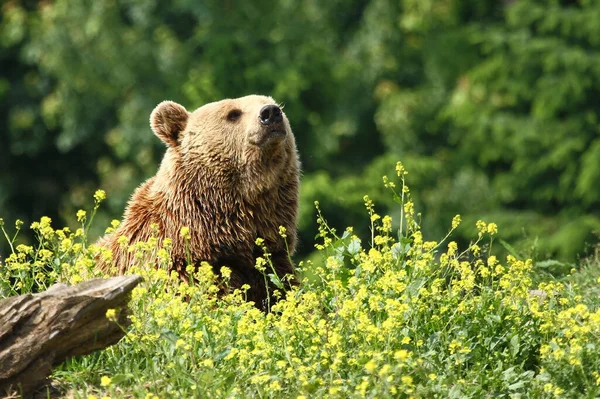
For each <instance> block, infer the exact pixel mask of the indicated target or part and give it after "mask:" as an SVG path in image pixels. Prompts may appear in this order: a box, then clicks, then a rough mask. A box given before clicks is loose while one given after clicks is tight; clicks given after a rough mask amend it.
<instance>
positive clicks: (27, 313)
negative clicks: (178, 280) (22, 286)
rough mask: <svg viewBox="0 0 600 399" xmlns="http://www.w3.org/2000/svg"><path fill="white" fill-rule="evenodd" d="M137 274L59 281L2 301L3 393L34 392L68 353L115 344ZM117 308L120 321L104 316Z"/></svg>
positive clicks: (0, 363)
mask: <svg viewBox="0 0 600 399" xmlns="http://www.w3.org/2000/svg"><path fill="white" fill-rule="evenodd" d="M141 280H142V278H141V277H139V276H135V275H132V276H120V277H113V278H109V279H94V280H89V281H85V282H83V283H80V284H78V285H75V286H72V287H69V286H67V285H65V284H56V285H53V286H52V287H50V288H49V289H48V290H47V291H45V292H42V293H39V294H25V295H20V296H16V297H10V298H6V299H3V300H0V397H2V396H3V395H10V394H14V393H17V394H20V395H22V396H24V397H26V396H30V395H31V394H32V393H33V392H35V390H37V389H39V388H40V387H42V386H43V385H45V384H46V383H47V382H48V381H47V377H48V376H49V375H50V373H51V372H52V368H53V367H54V366H57V365H58V364H60V363H62V362H63V361H64V360H66V359H67V358H69V357H72V356H77V355H83V354H87V353H91V352H93V351H95V350H98V349H102V348H105V347H107V346H110V345H113V344H115V343H117V342H118V341H119V340H120V339H121V338H122V337H123V336H124V335H125V331H124V329H123V328H124V327H126V326H127V325H129V319H128V318H127V302H128V301H129V297H130V295H129V294H130V293H131V290H133V288H134V287H135V286H136V285H138V283H139V282H140V281H141ZM108 309H115V310H116V318H117V323H115V322H114V321H110V320H108V319H107V318H106V311H107V310H108Z"/></svg>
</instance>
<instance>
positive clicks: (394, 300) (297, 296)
mask: <svg viewBox="0 0 600 399" xmlns="http://www.w3.org/2000/svg"><path fill="white" fill-rule="evenodd" d="M396 172H397V174H398V175H399V176H400V182H398V183H395V182H394V180H395V179H386V180H385V186H386V188H388V189H390V190H392V197H393V198H394V200H395V201H397V202H398V204H399V205H400V207H401V209H402V212H401V213H400V215H399V218H400V219H401V220H402V222H400V223H399V224H400V225H401V226H403V227H402V228H401V229H400V230H399V231H397V230H396V229H394V228H393V227H392V226H393V219H392V217H390V216H383V217H382V216H380V215H379V214H378V213H377V212H376V211H375V204H374V202H373V201H372V200H371V199H370V198H369V197H368V196H365V197H364V198H363V201H364V204H363V206H366V208H367V213H368V225H369V228H370V229H371V232H372V233H371V234H370V235H368V236H364V237H359V236H357V235H356V234H355V233H354V231H353V229H352V228H347V229H346V230H344V232H343V234H341V235H339V234H338V233H337V232H336V231H335V229H334V228H332V227H331V226H330V225H329V224H328V223H327V222H326V220H325V215H323V213H321V211H320V210H319V208H318V207H317V209H318V210H319V213H318V215H319V216H318V220H317V223H318V226H319V227H318V240H317V244H316V247H317V249H318V255H317V256H316V257H315V260H314V262H309V263H304V264H302V265H300V269H299V271H300V272H301V273H303V274H304V276H305V277H304V278H303V281H302V283H301V285H300V287H297V288H294V289H292V290H291V291H289V292H287V293H286V295H285V298H283V299H282V300H281V301H279V302H278V303H277V304H274V305H273V306H272V308H271V312H269V313H263V312H262V311H259V310H258V309H256V308H255V307H254V306H253V305H252V304H250V303H247V302H245V301H244V290H245V288H242V290H235V291H234V292H229V293H227V294H225V295H219V294H218V293H219V292H222V291H221V290H222V289H223V288H226V287H227V284H228V279H229V277H230V276H231V270H229V269H228V268H226V267H222V268H221V269H220V270H216V269H215V268H213V267H211V266H210V265H208V264H206V263H203V264H201V265H189V266H188V268H187V269H186V271H187V272H188V274H189V275H190V276H191V277H193V278H190V280H189V281H188V282H182V281H180V277H179V274H178V273H177V272H173V273H169V272H168V269H169V263H170V254H169V251H170V248H171V243H169V240H163V241H162V242H160V241H159V240H158V239H157V238H156V237H151V238H150V239H149V240H148V241H147V242H138V243H135V244H132V245H131V247H130V250H131V251H132V253H133V254H134V259H135V264H134V265H132V269H131V272H133V273H138V274H140V275H141V276H142V277H143V278H144V280H143V282H142V283H141V285H140V286H138V287H136V288H135V289H134V291H133V293H132V298H131V301H130V305H129V307H130V310H131V316H130V320H131V326H129V327H128V328H127V334H126V336H125V338H124V339H123V340H121V341H120V342H119V343H118V344H117V345H114V346H112V347H110V348H108V349H106V350H104V351H101V352H98V353H95V354H92V355H89V356H85V357H77V358H74V359H71V360H70V361H68V362H67V363H65V364H64V365H62V366H61V367H60V368H59V369H57V370H55V372H54V374H53V381H54V384H55V386H57V387H60V388H62V389H65V390H69V393H70V394H71V395H74V396H76V397H80V396H81V397H88V398H89V397H90V396H92V395H94V396H95V397H101V396H110V397H115V398H120V397H139V398H155V397H172V396H176V397H206V396H210V397H216V398H232V397H306V398H308V397H330V398H347V397H356V398H362V397H371V398H372V397H399V398H408V397H444V398H446V397H447V398H463V397H473V398H478V397H484V396H493V397H507V398H508V397H532V398H557V397H560V398H579V397H596V396H598V394H600V374H598V369H599V367H600V352H599V351H598V350H597V347H598V345H600V341H599V339H598V337H599V336H600V335H599V334H600V309H599V308H598V305H600V303H599V302H598V299H597V298H591V296H592V295H591V294H596V293H597V292H598V281H599V280H598V276H599V275H600V267H599V264H598V260H597V259H590V260H589V262H587V263H586V264H585V265H584V267H583V268H582V271H581V272H580V273H579V274H577V273H576V274H573V275H570V276H569V277H568V278H566V279H564V281H563V282H556V281H542V282H540V283H539V284H537V285H534V283H533V275H534V274H537V273H536V271H535V267H534V265H533V262H532V261H531V260H526V261H522V260H518V259H517V258H515V257H514V256H508V257H507V258H506V261H505V262H501V261H499V260H498V259H497V258H496V257H495V256H493V255H491V254H490V252H489V250H490V249H491V247H492V244H493V243H494V241H495V237H496V236H497V233H498V231H497V226H496V225H495V223H484V222H482V221H478V222H477V223H476V231H477V233H476V234H475V235H474V236H473V237H474V238H473V240H472V242H471V244H470V245H468V246H466V247H463V248H461V247H459V246H458V245H457V243H456V242H455V241H448V240H450V239H451V237H452V234H453V233H454V232H455V229H457V228H458V227H459V225H460V223H461V218H460V217H459V216H455V217H454V218H453V219H452V222H451V228H450V229H449V232H448V233H447V235H446V236H445V237H443V238H442V239H441V240H440V241H437V242H436V241H427V240H426V239H425V238H424V236H423V233H422V231H421V229H420V226H419V224H418V223H417V220H416V216H417V215H416V214H415V211H414V204H413V202H412V201H411V199H410V195H409V193H410V191H409V190H408V188H407V187H406V185H405V181H404V179H405V176H406V173H405V171H404V169H403V167H402V165H401V164H399V165H398V166H397V168H396ZM102 194H103V193H101V192H100V193H98V194H97V196H96V206H95V208H97V206H98V202H99V201H101V200H102V199H103V195H102ZM92 215H93V212H92ZM85 216H86V215H84V214H83V213H81V212H80V213H79V215H78V218H79V219H80V221H81V222H82V226H83V227H82V228H81V229H80V230H78V231H76V232H75V233H71V232H70V231H68V230H65V229H61V230H55V229H53V228H52V227H51V225H50V221H49V219H48V218H47V217H43V218H42V219H41V221H40V222H39V223H36V224H34V225H33V226H32V228H33V229H34V230H35V231H36V234H37V237H38V239H39V241H38V243H37V244H36V246H35V248H30V249H28V248H25V247H24V246H20V247H17V248H15V249H14V251H13V253H12V255H11V256H9V258H8V259H7V260H6V261H5V263H4V264H2V265H0V266H1V267H0V296H2V297H4V296H5V295H6V293H7V292H8V293H10V294H12V293H14V292H18V293H25V292H30V291H32V289H33V288H34V287H36V286H39V287H40V288H44V287H45V284H46V283H47V282H48V281H50V280H52V281H61V282H68V283H76V282H78V281H81V280H82V279H87V278H90V277H94V276H101V275H102V272H101V271H99V270H98V269H97V268H95V266H94V261H93V260H94V259H96V258H97V257H98V256H103V257H105V259H106V258H107V257H110V253H109V252H110V251H109V250H107V249H102V248H98V247H95V246H93V245H87V239H86V233H85V232H86V231H87V230H88V227H89V226H88V223H89V221H86V220H85ZM109 229H110V228H109ZM188 233H189V232H188ZM282 233H283V232H282ZM182 234H183V235H185V233H184V231H183V230H182ZM9 240H12V238H9ZM486 248H487V249H486ZM268 264H269V257H268V254H266V255H265V257H264V258H259V259H257V265H256V266H257V268H258V269H259V270H266V271H267V272H268ZM309 273H310V274H312V276H313V278H309V277H308V275H309ZM265 278H266V276H265ZM579 282H581V283H582V285H581V286H580V285H579ZM592 282H593V283H592ZM534 288H535V289H534ZM279 294H281V293H279ZM115 315H116V310H115V309H110V310H108V311H107V313H106V317H107V318H108V319H109V320H110V321H111V322H117V320H116V318H115Z"/></svg>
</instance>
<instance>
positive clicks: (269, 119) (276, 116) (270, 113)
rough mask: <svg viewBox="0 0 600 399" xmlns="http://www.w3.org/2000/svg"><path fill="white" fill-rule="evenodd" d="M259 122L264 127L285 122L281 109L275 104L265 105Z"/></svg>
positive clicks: (259, 115)
mask: <svg viewBox="0 0 600 399" xmlns="http://www.w3.org/2000/svg"><path fill="white" fill-rule="evenodd" d="M258 120H260V123H262V124H263V125H271V124H273V123H278V122H281V121H282V120H283V117H282V115H281V108H279V107H278V106H277V105H273V104H269V105H265V106H264V107H262V109H261V110H260V112H259V114H258Z"/></svg>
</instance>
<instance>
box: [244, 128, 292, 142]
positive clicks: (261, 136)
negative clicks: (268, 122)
mask: <svg viewBox="0 0 600 399" xmlns="http://www.w3.org/2000/svg"><path fill="white" fill-rule="evenodd" d="M286 136H287V131H286V130H285V128H283V127H274V128H270V129H261V131H258V132H256V134H254V135H252V136H250V143H252V144H254V145H257V146H264V145H267V144H275V143H279V142H281V141H283V140H284V139H285V137H286Z"/></svg>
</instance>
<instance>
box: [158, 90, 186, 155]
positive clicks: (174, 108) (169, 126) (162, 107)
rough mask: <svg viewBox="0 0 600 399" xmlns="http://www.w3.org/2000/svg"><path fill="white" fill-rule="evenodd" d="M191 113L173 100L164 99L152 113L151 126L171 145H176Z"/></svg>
mask: <svg viewBox="0 0 600 399" xmlns="http://www.w3.org/2000/svg"><path fill="white" fill-rule="evenodd" d="M189 116H190V114H189V113H188V112H187V110H186V109H185V108H184V107H183V106H182V105H179V104H177V103H175V102H173V101H163V102H162V103H160V104H158V105H157V106H156V108H154V111H152V114H150V127H151V128H152V131H154V134H156V135H157V136H158V137H159V138H160V139H161V140H162V141H164V142H165V143H166V144H167V145H168V146H169V147H176V146H177V145H178V144H179V142H178V139H179V135H180V134H181V132H183V130H184V129H185V127H186V126H187V123H188V118H189Z"/></svg>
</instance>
